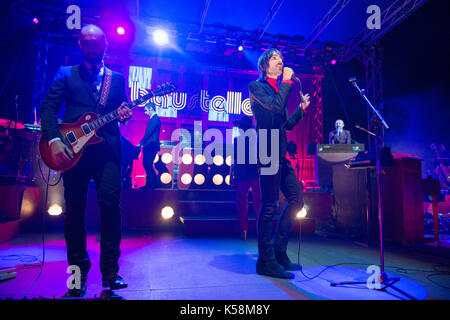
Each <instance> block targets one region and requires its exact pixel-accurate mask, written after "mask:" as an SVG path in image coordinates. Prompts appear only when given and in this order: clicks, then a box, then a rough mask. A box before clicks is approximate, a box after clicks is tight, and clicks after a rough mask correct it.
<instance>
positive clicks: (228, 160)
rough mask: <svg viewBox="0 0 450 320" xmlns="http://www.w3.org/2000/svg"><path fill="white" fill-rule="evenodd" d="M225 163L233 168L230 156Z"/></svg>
mask: <svg viewBox="0 0 450 320" xmlns="http://www.w3.org/2000/svg"><path fill="white" fill-rule="evenodd" d="M225 163H226V164H227V165H228V166H229V167H231V156H228V157H227V158H226V159H225Z"/></svg>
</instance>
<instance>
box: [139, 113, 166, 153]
mask: <svg viewBox="0 0 450 320" xmlns="http://www.w3.org/2000/svg"><path fill="white" fill-rule="evenodd" d="M160 130H161V120H160V119H159V117H158V115H157V114H155V115H154V116H153V117H152V118H151V119H150V120H149V121H148V124H147V128H146V129H145V134H144V137H143V138H142V140H141V142H140V143H139V144H140V145H141V146H142V148H143V150H144V152H145V150H150V149H153V150H155V149H156V150H157V151H159V150H160V147H159V131H160Z"/></svg>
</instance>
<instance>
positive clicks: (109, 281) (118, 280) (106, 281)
mask: <svg viewBox="0 0 450 320" xmlns="http://www.w3.org/2000/svg"><path fill="white" fill-rule="evenodd" d="M102 285H103V288H110V289H111V290H118V289H123V288H126V287H128V285H127V284H126V283H125V281H123V278H122V277H121V276H119V275H118V274H117V273H116V274H112V275H110V276H108V277H106V278H102Z"/></svg>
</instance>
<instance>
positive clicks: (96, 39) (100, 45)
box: [78, 24, 108, 64]
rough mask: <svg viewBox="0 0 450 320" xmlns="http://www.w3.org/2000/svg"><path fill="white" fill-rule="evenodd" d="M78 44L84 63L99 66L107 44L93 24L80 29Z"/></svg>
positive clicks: (101, 32)
mask: <svg viewBox="0 0 450 320" xmlns="http://www.w3.org/2000/svg"><path fill="white" fill-rule="evenodd" d="M78 44H79V45H80V48H81V52H82V53H83V58H84V60H85V61H86V62H88V63H90V64H99V63H101V62H102V60H103V56H104V54H105V50H106V47H107V45H108V42H107V41H106V37H105V34H104V33H103V31H102V29H100V28H99V27H97V26H95V25H93V24H89V25H87V26H84V27H83V28H82V29H81V33H80V40H79V41H78Z"/></svg>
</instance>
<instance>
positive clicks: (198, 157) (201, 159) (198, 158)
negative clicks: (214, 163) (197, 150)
mask: <svg viewBox="0 0 450 320" xmlns="http://www.w3.org/2000/svg"><path fill="white" fill-rule="evenodd" d="M205 161H206V159H205V156H204V155H202V154H198V155H196V156H195V164H196V165H199V166H201V165H203V164H204V163H205Z"/></svg>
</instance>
